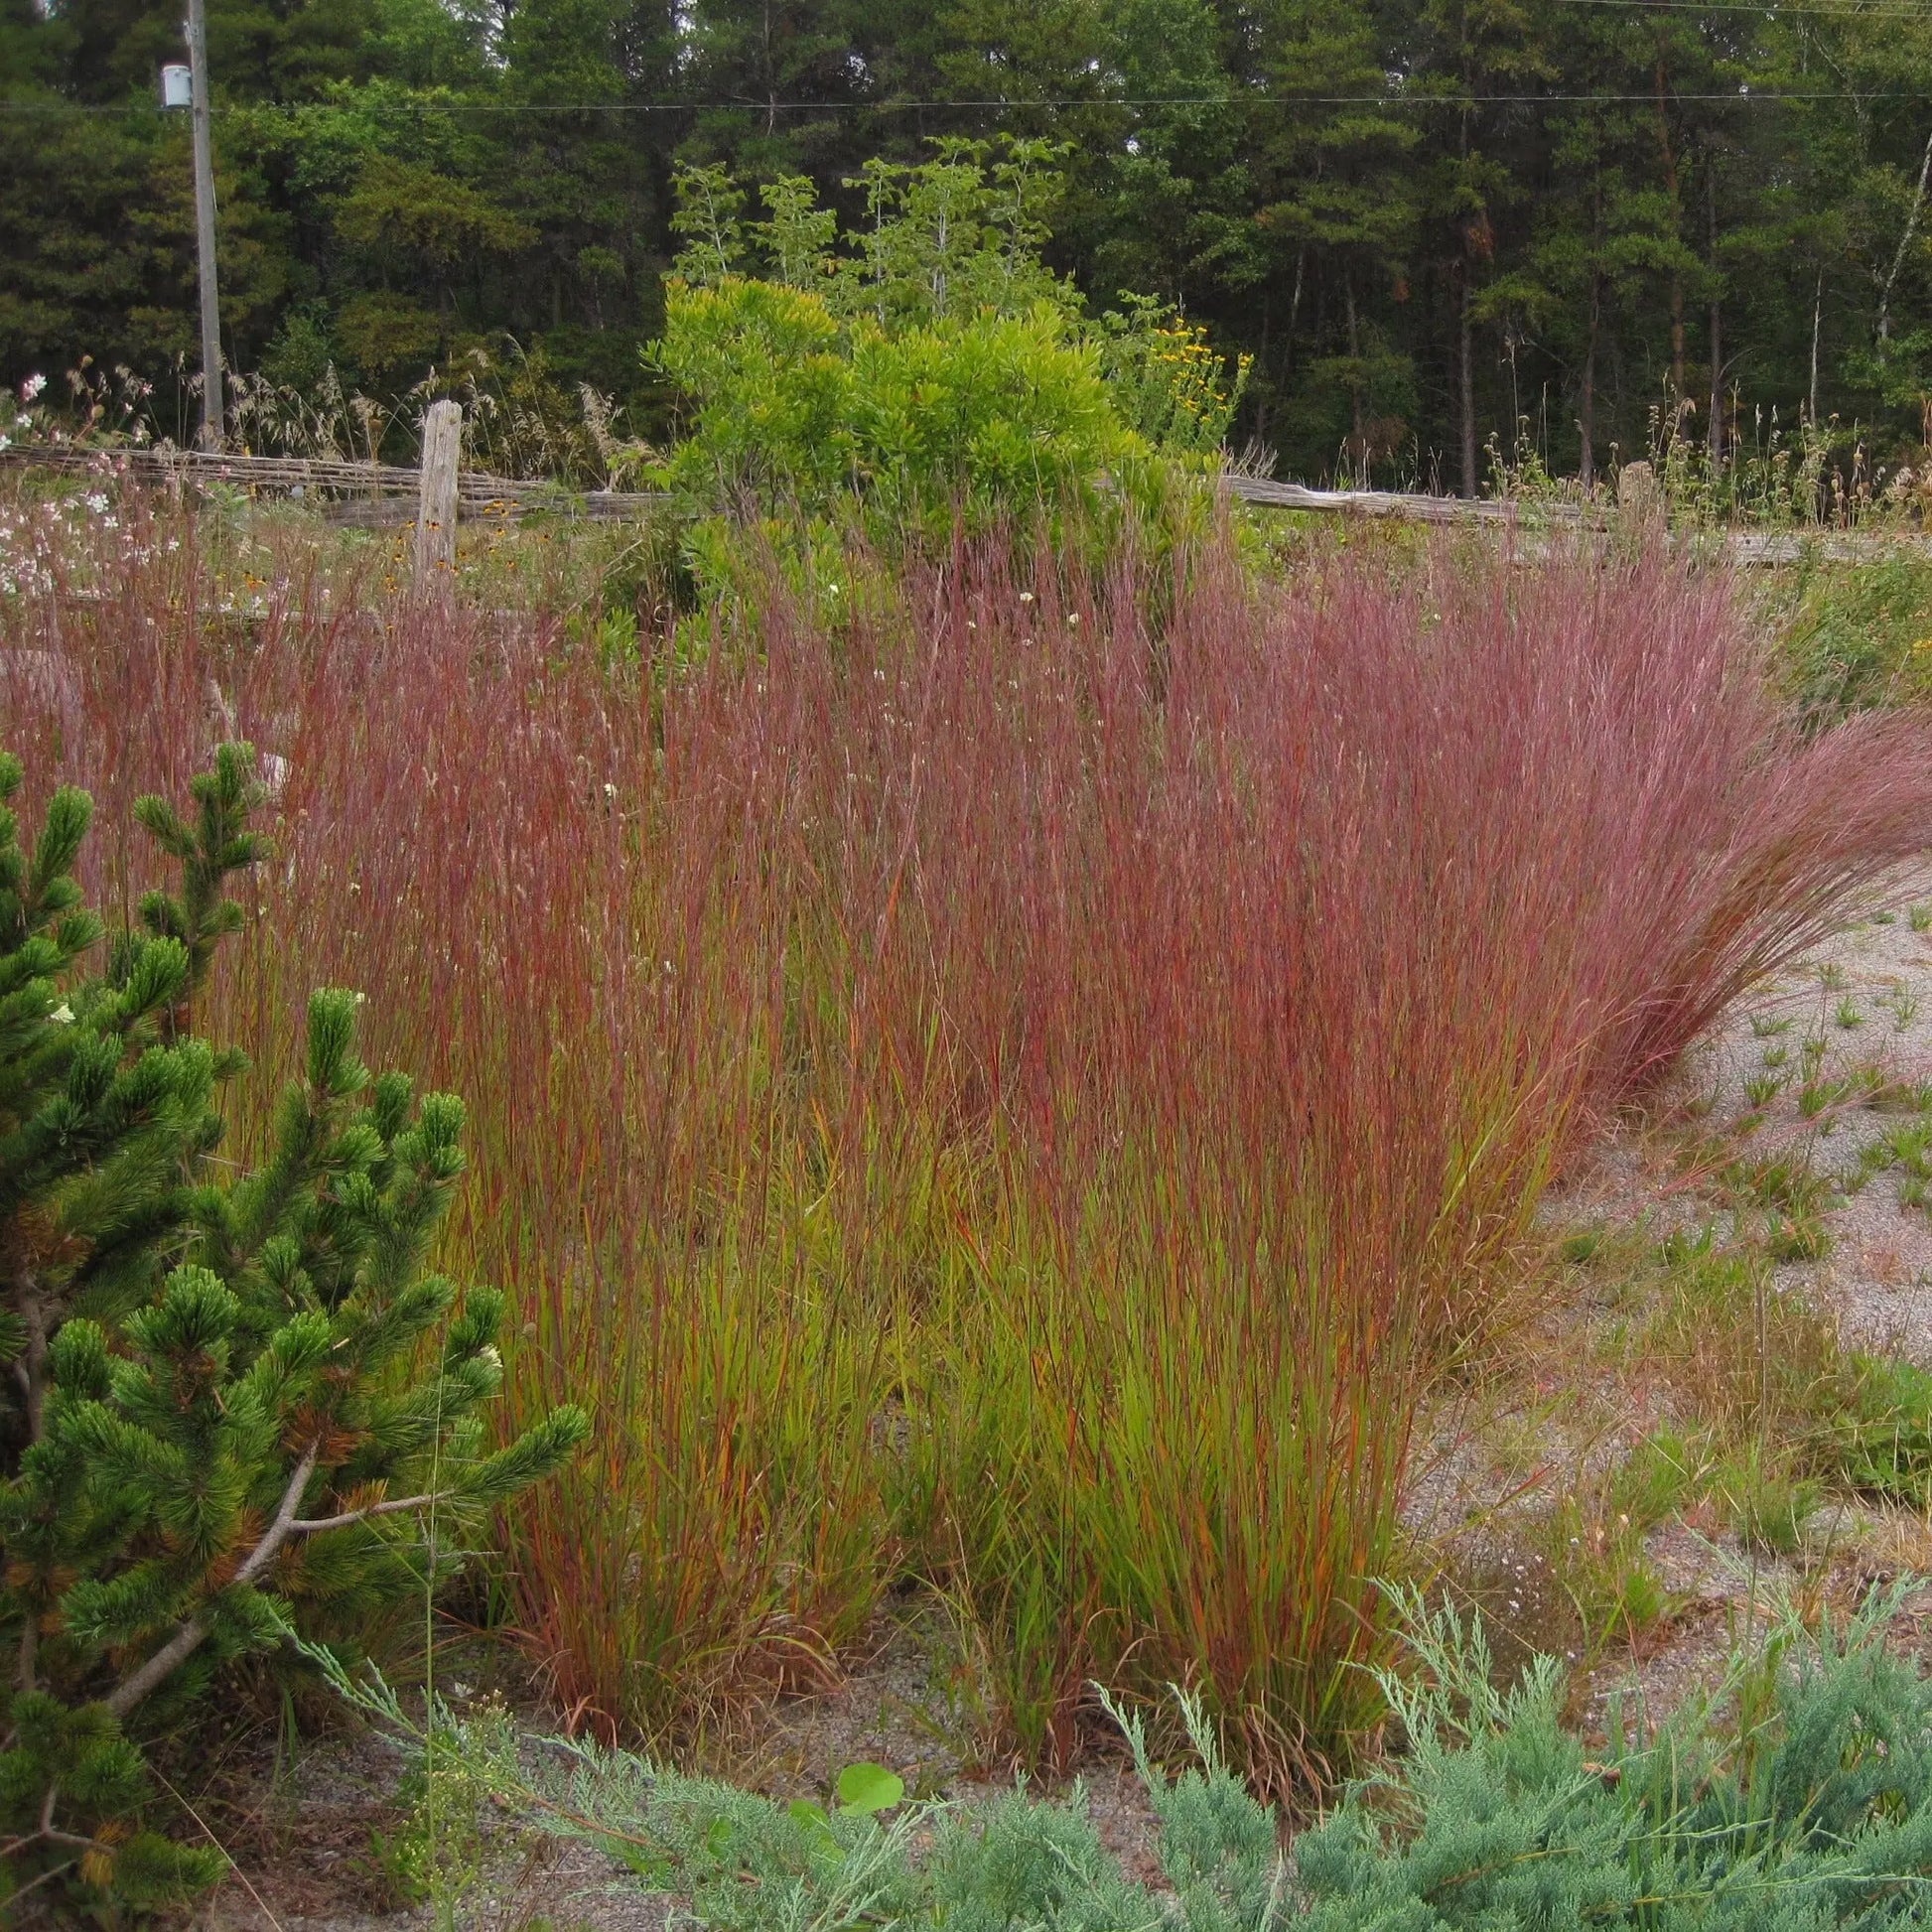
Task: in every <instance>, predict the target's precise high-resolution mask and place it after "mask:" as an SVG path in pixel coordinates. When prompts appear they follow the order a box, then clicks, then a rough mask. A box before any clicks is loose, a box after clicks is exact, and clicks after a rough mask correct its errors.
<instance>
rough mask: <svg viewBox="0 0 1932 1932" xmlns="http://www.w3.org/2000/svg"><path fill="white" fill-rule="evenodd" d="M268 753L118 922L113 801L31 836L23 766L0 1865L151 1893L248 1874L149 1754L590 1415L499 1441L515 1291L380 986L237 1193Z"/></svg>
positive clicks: (3, 1479) (7, 854) (443, 1542)
mask: <svg viewBox="0 0 1932 1932" xmlns="http://www.w3.org/2000/svg"><path fill="white" fill-rule="evenodd" d="M253 769H254V755H253V753H252V752H251V750H250V749H249V748H248V747H247V746H245V745H236V746H229V747H226V748H224V749H223V750H222V751H221V752H220V754H219V755H218V757H217V759H216V760H215V763H214V766H213V769H212V770H210V771H208V772H206V773H204V774H203V775H202V776H200V777H198V778H197V779H196V780H195V781H194V786H193V794H194V802H195V807H196V809H195V811H194V813H193V815H192V816H191V817H188V818H184V817H182V816H180V815H178V814H177V813H176V812H175V811H174V810H173V809H171V808H170V807H169V806H168V805H166V804H164V803H163V802H162V801H160V800H157V799H144V800H143V801H142V802H141V804H140V805H139V807H138V816H139V818H140V821H141V823H142V824H143V825H144V826H145V827H146V829H147V830H148V832H149V833H150V834H151V835H152V836H153V837H154V838H155V840H156V841H157V842H158V844H159V845H160V847H161V849H162V850H163V852H164V853H165V854H166V855H167V856H168V858H169V859H170V860H172V861H173V862H174V864H175V867H176V869H177V871H178V875H179V887H178V890H177V891H176V892H174V893H166V892H157V893H152V894H150V895H148V896H147V897H145V898H144V899H143V900H142V901H141V904H140V920H139V924H138V925H137V926H136V927H135V928H134V929H132V930H131V931H128V932H126V933H123V934H120V935H117V936H116V937H115V938H114V939H113V941H112V942H111V944H109V945H108V946H107V947H106V949H105V957H104V959H103V960H102V961H101V964H100V968H99V970H97V971H89V970H88V962H89V960H90V959H91V958H92V957H93V956H94V955H95V953H96V951H97V949H99V947H100V944H101V941H102V939H103V936H104V933H103V927H102V923H101V921H100V920H99V919H98V918H97V917H96V916H95V915H94V914H93V913H92V912H90V911H89V910H87V909H86V908H85V906H84V905H83V904H82V896H81V892H80V888H79V886H78V884H77V882H76V880H75V878H74V865H75V861H76V859H77V857H78V855H79V852H80V850H81V846H82V842H83V840H84V838H85V835H86V831H87V825H88V818H89V811H90V807H89V802H88V799H87V797H86V795H85V794H84V793H83V792H80V791H76V790H72V789H69V788H64V789H62V790H60V791H57V792H56V793H55V794H54V795H53V797H52V798H51V799H50V800H49V802H48V805H47V808H46V811H45V813H44V814H43V817H42V823H41V828H40V833H39V836H38V837H37V838H36V839H35V840H34V841H33V842H32V844H31V846H30V845H28V844H26V843H24V842H23V841H22V839H21V837H20V834H19V827H18V823H17V820H16V816H15V813H14V812H13V810H12V808H11V804H10V800H11V799H12V797H13V795H14V793H15V792H16V790H17V789H18V787H19V785H20V782H21V777H22V771H21V766H20V763H19V761H18V760H17V759H12V758H9V757H6V756H4V755H0V1556H4V1563H5V1568H4V1572H3V1573H0V1645H4V1651H0V1660H3V1663H0V1667H3V1668H4V1673H5V1680H6V1681H5V1686H4V1689H3V1690H0V1866H3V1867H4V1870H5V1873H6V1876H7V1878H8V1879H9V1880H10V1881H11V1884H12V1886H13V1887H14V1891H15V1896H19V1895H20V1893H22V1892H25V1891H33V1890H39V1889H41V1888H42V1887H48V1888H50V1893H49V1895H51V1892H52V1891H53V1890H60V1889H67V1890H72V1891H77V1892H78V1893H79V1894H80V1895H81V1896H82V1897H83V1898H85V1899H87V1900H88V1901H89V1902H92V1903H94V1904H96V1905H106V1904H107V1903H108V1902H109V1901H114V1902H118V1903H124V1904H131V1905H137V1906H138V1905H142V1904H148V1903H158V1902H162V1901H165V1900H168V1899H171V1898H176V1897H179V1896H181V1895H183V1894H184V1893H187V1892H189V1891H192V1890H193V1889H195V1888H197V1887H198V1886H201V1885H204V1884H206V1883H208V1882H210V1881H211V1880H212V1879H213V1878H214V1877H215V1876H216V1875H218V1872H219V1870H220V1868H221V1864H222V1861H221V1859H220V1857H219V1855H218V1854H217V1853H215V1852H214V1851H213V1849H212V1848H209V1847H198V1846H190V1845H183V1844H179V1843H176V1842H174V1841H173V1840H171V1839H169V1838H167V1837H165V1836H163V1835H162V1834H161V1833H160V1832H158V1831H156V1830H154V1829H152V1828H151V1827H150V1825H149V1824H148V1822H147V1816H148V1813H149V1812H150V1810H151V1809H152V1806H153V1799H154V1792H153V1788H152V1780H151V1777H150V1773H149V1770H148V1766H147V1763H146V1760H145V1757H144V1754H143V1742H144V1740H151V1739H152V1738H153V1737H154V1736H155V1735H157V1734H159V1733H161V1732H163V1731H166V1730H170V1729H175V1730H178V1729H180V1728H181V1727H182V1726H184V1725H189V1724H192V1723H193V1722H194V1721H195V1720H196V1718H197V1717H198V1716H203V1715H206V1712H207V1699H208V1694H209V1692H210V1690H211V1689H212V1688H213V1687H214V1685H215V1684H216V1682H217V1680H218V1678H219V1675H220V1673H221V1671H222V1668H223V1666H225V1665H227V1664H229V1663H231V1662H232V1661H233V1660H235V1659H237V1658H239V1657H242V1656H244V1655H247V1654H249V1653H254V1652H262V1651H268V1650H272V1649H274V1648H275V1647H277V1646H278V1645H279V1644H280V1643H281V1641H282V1639H283V1638H284V1637H285V1636H286V1635H288V1634H289V1633H291V1632H296V1631H299V1632H300V1633H301V1634H302V1635H304V1636H305V1637H307V1638H310V1639H312V1640H313V1639H321V1640H325V1641H326V1640H331V1639H347V1640H349V1641H351V1642H352V1641H353V1640H354V1639H355V1637H356V1635H357V1634H358V1632H363V1631H366V1629H367V1628H368V1627H369V1624H370V1622H371V1620H372V1619H374V1618H376V1617H379V1616H380V1615H381V1614H382V1613H383V1612H384V1611H389V1610H393V1609H394V1608H395V1607H396V1606H397V1605H398V1604H399V1603H400V1602H401V1601H404V1600H406V1599H407V1598H408V1597H409V1596H411V1595H414V1596H415V1597H416V1599H417V1600H418V1601H420V1600H421V1598H422V1592H423V1591H425V1590H426V1589H429V1588H431V1587H434V1585H435V1583H436V1581H437V1578H438V1575H439V1573H440V1572H441V1571H443V1570H446V1569H447V1568H448V1567H449V1565H450V1562H451V1558H450V1556H449V1555H448V1554H447V1553H449V1552H451V1551H454V1550H457V1549H460V1548H461V1547H462V1532H463V1529H464V1526H465V1524H466V1523H468V1522H474V1521H475V1518H476V1516H477V1514H478V1513H479V1512H480V1511H483V1510H486V1509H488V1508H489V1507H490V1506H492V1505H494V1504H496V1503H498V1502H500V1501H501V1500H502V1499H503V1498H505V1497H507V1496H509V1495H510V1494H512V1493H514V1492H515V1491H516V1490H517V1489H519V1488H521V1487H522V1486H523V1485H525V1484H527V1483H529V1482H531V1481H533V1480H535V1479H536V1478H537V1477H539V1476H541V1475H542V1474H544V1473H545V1472H546V1471H548V1470H550V1469H552V1468H554V1467H556V1466H557V1464H558V1463H559V1462H560V1461H561V1460H562V1459H563V1458H564V1457H565V1456H566V1455H567V1454H568V1453H569V1452H570V1450H571V1449H572V1448H573V1447H574V1446H575V1445H576V1444H577V1443H578V1442H579V1441H580V1440H581V1438H582V1436H583V1434H584V1432H585V1428H586V1424H585V1419H584V1417H583V1415H582V1414H581V1413H580V1412H578V1411H576V1410H572V1409H565V1410H559V1411H557V1412H556V1413H555V1414H553V1415H551V1416H549V1417H547V1418H545V1419H544V1420H543V1421H542V1422H540V1423H539V1424H538V1425H537V1426H536V1427H535V1428H533V1429H532V1430H530V1431H529V1432H527V1433H526V1434H524V1435H523V1436H521V1437H519V1438H517V1439H516V1440H515V1441H513V1442H511V1443H509V1444H508V1445H507V1446H506V1447H501V1448H492V1447H491V1442H490V1434H489V1428H488V1420H487V1412H488V1405H489V1403H490V1401H491V1398H492V1397H493V1396H494V1395H495V1393H496V1390H497V1387H498V1384H499V1382H500V1380H501V1374H502V1369H501V1363H500V1361H499V1360H498V1357H497V1354H496V1350H495V1347H494V1345H493V1342H494V1336H495V1333H496V1329H497V1325H498V1322H499V1320H500V1317H501V1313H502V1300H501V1297H500V1296H498V1295H497V1294H495V1293H493V1292H491V1291H486V1290H483V1289H474V1288H473V1289H471V1290H469V1291H468V1292H467V1293H460V1292H459V1291H458V1289H457V1288H456V1286H455V1285H454V1284H453V1283H451V1282H450V1281H448V1280H446V1279H445V1278H444V1277H442V1276H441V1275H437V1274H434V1273H429V1272H426V1270H425V1262H426V1258H427V1254H428V1250H429V1246H430V1243H431V1240H432V1238H433V1236H434V1234H435V1232H436V1229H437V1226H438V1223H439V1221H440V1220H441V1218H442V1215H443V1213H444V1211H445V1208H446V1206H447V1204H448V1202H449V1199H450V1195H451V1191H452V1189H453V1188H454V1186H455V1185H456V1182H457V1180H458V1178H459V1176H460V1175H461V1173H462V1172H463V1153H462V1146H461V1140H462V1132H463V1108H462V1105H461V1103H460V1102H459V1101H457V1100H456V1099H454V1098H453V1097H451V1096H449V1095H447V1094H430V1095H426V1096H424V1097H422V1098H421V1099H420V1100H419V1099H417V1098H416V1096H415V1095H414V1094H413V1092H412V1089H411V1086H410V1083H409V1081H408V1079H407V1078H406V1077H405V1076H403V1075H402V1074H399V1073H387V1074H383V1075H381V1076H380V1077H372V1076H371V1074H370V1072H369V1070H368V1068H367V1067H365V1066H364V1065H363V1064H362V1062H361V1060H360V1059H359V1058H358V1057H357V1055H356V1050H355V1010H356V1005H357V997H356V996H355V995H353V994H349V993H345V992H338V991H324V992H319V993H317V994H316V995H315V996H314V998H313V999H312V1000H311V1002H310V1006H309V1013H308V1040H307V1058H306V1065H305V1068H304V1073H303V1077H302V1078H301V1079H300V1080H299V1081H297V1082H296V1083H295V1084H294V1085H293V1086H292V1087H291V1088H290V1090H289V1092H288V1094H287V1096H286V1097H285V1098H284V1100H283V1102H282V1107H281V1113H280V1116H279V1119H278V1122H277V1126H276V1134H275V1142H274V1147H273V1151H272V1153H271V1155H270V1158H269V1159H268V1161H267V1164H266V1165H265V1166H264V1167H262V1168H261V1169H260V1171H259V1172H257V1173H251V1174H248V1175H246V1176H245V1177H243V1178H241V1179H239V1180H228V1179H219V1178H216V1176H215V1170H214V1168H213V1166H212V1164H211V1163H210V1162H209V1159H208V1157H209V1156H210V1154H211V1153H212V1152H213V1150H214V1148H215V1146H216V1145H217V1143H218V1141H219V1139H220V1136H221V1119H220V1115H219V1113H218V1112H217V1110H216V1106H215V1101H216V1097H217V1094H218V1090H219V1088H220V1086H221V1084H222V1083H223V1082H224V1081H226V1080H229V1079H231V1078H233V1077H234V1075H235V1074H236V1073H238V1072H239V1071H240V1070H241V1069H242V1066H243V1064H244V1062H243V1061H242V1058H241V1056H240V1055H239V1054H238V1053H235V1052H232V1051H228V1052H223V1051H219V1050H217V1049H215V1048H214V1047H212V1046H210V1045H209V1044H208V1043H207V1041H206V1040H204V1039H203V1038H201V1037H200V1036H199V1035H197V1034H196V1032H195V1031H194V1024H193V1023H194V1008H195V1000H196V996H197V994H198V992H199V991H200V990H201V988H202V987H203V985H204V983H205V981H206V978H207V973H208V970H209V967H210V964H211V962H212V960H213V957H214V954H215V951H216V948H217V946H218V945H219V943H220V941H221V939H222V938H223V937H225V936H226V935H227V934H229V933H232V932H233V931H235V930H236V929H237V928H238V926H239V925H240V923H241V912H240V908H239V907H238V906H237V905H236V903H235V902H234V900H233V899H232V898H230V897H227V895H226V886H227V883H228V881H229V880H230V879H231V877H232V876H233V875H235V874H236V873H238V872H240V871H242V870H244V869H245V868H247V867H249V866H252V865H253V864H254V863H256V861H257V860H258V859H259V858H260V857H261V852H262V847H261V845H260V842H259V841H258V839H257V838H256V836H255V835H254V834H253V833H251V832H250V831H249V829H248V823H247V820H248V813H249V810H250V808H251V806H252V805H253V804H254V803H255V802H256V800H257V795H258V790H257V787H256V785H255V782H254V779H253V775H252V773H253Z"/></svg>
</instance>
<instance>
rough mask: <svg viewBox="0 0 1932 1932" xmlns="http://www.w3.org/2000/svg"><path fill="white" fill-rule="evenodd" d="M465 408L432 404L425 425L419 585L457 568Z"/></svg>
mask: <svg viewBox="0 0 1932 1932" xmlns="http://www.w3.org/2000/svg"><path fill="white" fill-rule="evenodd" d="M462 447H463V405H462V404H461V403H459V402H433V403H431V404H430V406H429V414H428V416H427V417H425V418H424V421H423V483H422V493H421V495H420V496H419V497H418V499H417V505H416V582H417V584H418V585H419V586H420V585H423V584H426V583H428V582H429V581H430V579H431V578H433V577H434V576H435V575H436V574H437V572H438V570H439V569H440V570H443V571H446V572H447V571H452V570H454V569H455V568H456V489H457V481H456V473H457V459H458V456H459V454H460V453H461V450H462Z"/></svg>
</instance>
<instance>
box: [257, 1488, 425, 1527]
mask: <svg viewBox="0 0 1932 1932" xmlns="http://www.w3.org/2000/svg"><path fill="white" fill-rule="evenodd" d="M462 1493H463V1492H462V1491H461V1490H458V1489H435V1490H429V1491H426V1492H425V1493H424V1494H423V1495H420V1496H398V1497H397V1498H396V1499H395V1500H394V1501H393V1502H380V1503H370V1504H369V1505H368V1507H367V1508H365V1509H345V1510H344V1511H343V1513H342V1514H341V1515H340V1516H305V1517H304V1518H303V1519H302V1520H301V1521H300V1522H299V1523H291V1524H290V1525H289V1530H290V1533H291V1534H292V1535H295V1536H316V1535H319V1534H320V1533H321V1532H322V1531H324V1530H345V1529H351V1528H353V1526H354V1525H355V1524H357V1523H366V1522H367V1521H368V1520H369V1519H370V1518H371V1517H373V1516H399V1515H401V1513H402V1512H403V1511H404V1510H406V1509H430V1508H440V1507H442V1505H443V1504H445V1503H453V1502H456V1501H458V1500H459V1499H460V1497H461V1495H462Z"/></svg>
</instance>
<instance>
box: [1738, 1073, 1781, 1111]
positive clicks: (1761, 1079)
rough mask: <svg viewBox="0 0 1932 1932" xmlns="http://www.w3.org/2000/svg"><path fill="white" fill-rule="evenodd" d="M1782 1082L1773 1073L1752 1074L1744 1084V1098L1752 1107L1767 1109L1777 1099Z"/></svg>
mask: <svg viewBox="0 0 1932 1932" xmlns="http://www.w3.org/2000/svg"><path fill="white" fill-rule="evenodd" d="M1783 1085H1784V1082H1783V1081H1782V1080H1781V1079H1779V1078H1778V1076H1777V1075H1776V1074H1775V1073H1753V1074H1752V1075H1751V1077H1750V1078H1749V1079H1748V1080H1746V1081H1745V1082H1744V1098H1745V1099H1746V1100H1748V1101H1749V1102H1750V1104H1751V1105H1752V1106H1753V1107H1768V1106H1769V1105H1770V1104H1771V1102H1772V1101H1773V1100H1775V1099H1776V1098H1777V1097H1778V1089H1779V1088H1780V1087H1782V1086H1783Z"/></svg>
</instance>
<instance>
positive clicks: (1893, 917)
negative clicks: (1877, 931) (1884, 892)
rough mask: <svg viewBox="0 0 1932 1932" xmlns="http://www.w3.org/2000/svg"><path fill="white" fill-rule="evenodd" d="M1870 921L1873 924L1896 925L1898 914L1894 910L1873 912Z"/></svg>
mask: <svg viewBox="0 0 1932 1932" xmlns="http://www.w3.org/2000/svg"><path fill="white" fill-rule="evenodd" d="M1871 923H1872V924H1873V925H1896V924H1897V923H1898V914H1897V913H1896V912H1874V913H1872V915H1871Z"/></svg>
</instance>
